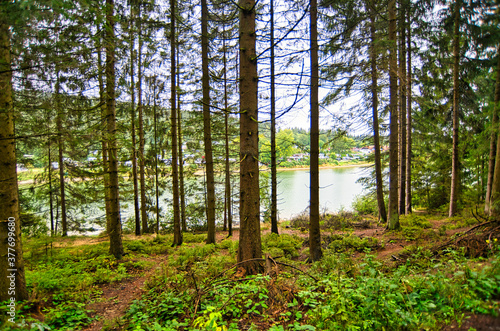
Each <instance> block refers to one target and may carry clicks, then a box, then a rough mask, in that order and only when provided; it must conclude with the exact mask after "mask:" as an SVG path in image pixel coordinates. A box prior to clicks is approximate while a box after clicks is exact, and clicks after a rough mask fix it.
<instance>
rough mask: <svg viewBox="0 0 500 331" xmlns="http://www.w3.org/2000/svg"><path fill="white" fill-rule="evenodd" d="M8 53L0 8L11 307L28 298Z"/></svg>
mask: <svg viewBox="0 0 500 331" xmlns="http://www.w3.org/2000/svg"><path fill="white" fill-rule="evenodd" d="M10 52H11V49H10V29H9V25H8V23H7V17H6V13H5V12H4V11H3V8H2V7H0V123H2V125H0V182H1V183H2V185H0V301H9V303H8V305H14V307H15V304H16V301H20V300H27V299H28V291H27V290H26V280H25V277H24V260H23V248H22V238H21V220H20V218H19V216H20V212H19V196H18V186H17V169H16V142H15V139H14V107H13V103H12V71H11V58H10ZM9 311H10V310H9ZM7 314H9V313H8V312H7ZM10 317H13V316H10ZM8 318H9V317H8ZM12 320H13V319H12Z"/></svg>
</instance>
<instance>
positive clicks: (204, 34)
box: [201, 0, 215, 244]
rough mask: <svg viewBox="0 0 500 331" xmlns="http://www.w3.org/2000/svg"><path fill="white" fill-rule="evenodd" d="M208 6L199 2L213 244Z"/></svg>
mask: <svg viewBox="0 0 500 331" xmlns="http://www.w3.org/2000/svg"><path fill="white" fill-rule="evenodd" d="M208 52H209V50H208V6H207V0H201V63H202V73H203V75H202V78H201V80H202V85H203V86H202V90H203V141H204V143H205V167H206V174H207V226H208V233H207V244H214V243H215V183H214V161H213V157H212V129H211V127H212V123H211V120H210V77H209V73H208Z"/></svg>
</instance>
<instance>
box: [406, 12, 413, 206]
mask: <svg viewBox="0 0 500 331" xmlns="http://www.w3.org/2000/svg"><path fill="white" fill-rule="evenodd" d="M410 6H411V4H410ZM410 14H411V10H410V9H408V10H407V17H408V23H407V25H406V28H407V29H408V31H407V34H406V36H407V38H406V40H407V45H406V51H407V53H408V56H407V62H408V63H407V70H408V73H407V75H406V79H407V83H406V87H407V88H406V96H407V98H406V101H407V106H406V111H407V114H406V197H405V200H406V207H405V214H406V215H408V214H411V210H412V204H411V196H412V195H411V186H412V184H411V151H412V148H411V144H412V136H411V135H412V132H411V128H412V123H411V121H412V118H411V86H412V81H411V77H412V70H411V48H412V47H411V24H410V22H411V21H410V18H411V17H410Z"/></svg>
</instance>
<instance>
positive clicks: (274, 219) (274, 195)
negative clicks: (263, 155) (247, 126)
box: [271, 0, 278, 234]
mask: <svg viewBox="0 0 500 331" xmlns="http://www.w3.org/2000/svg"><path fill="white" fill-rule="evenodd" d="M275 99H276V97H275V86H274V1H273V0H271V232H272V233H276V234H278V179H277V174H276V172H277V171H276V100H275Z"/></svg>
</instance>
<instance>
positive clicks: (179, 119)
mask: <svg viewBox="0 0 500 331" xmlns="http://www.w3.org/2000/svg"><path fill="white" fill-rule="evenodd" d="M177 63H179V43H177ZM180 76H181V75H180V70H179V68H177V88H178V90H180V84H181V80H180ZM177 141H178V145H179V195H180V197H179V198H180V211H181V230H182V232H186V231H187V224H186V197H185V193H184V157H183V153H182V112H181V94H180V93H177Z"/></svg>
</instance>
